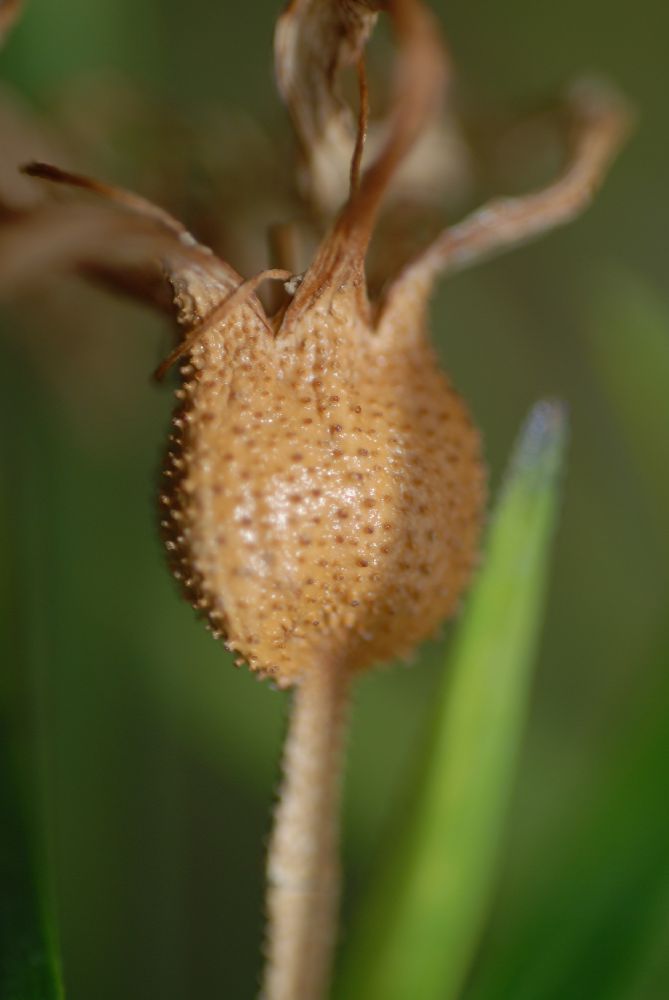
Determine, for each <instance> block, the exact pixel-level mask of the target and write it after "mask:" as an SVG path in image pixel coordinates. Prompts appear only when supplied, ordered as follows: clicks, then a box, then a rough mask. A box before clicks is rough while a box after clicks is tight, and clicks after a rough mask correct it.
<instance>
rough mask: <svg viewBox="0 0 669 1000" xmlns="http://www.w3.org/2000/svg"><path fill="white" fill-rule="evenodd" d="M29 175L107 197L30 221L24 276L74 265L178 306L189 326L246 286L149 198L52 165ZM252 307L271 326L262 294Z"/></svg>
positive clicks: (30, 168) (34, 167)
mask: <svg viewBox="0 0 669 1000" xmlns="http://www.w3.org/2000/svg"><path fill="white" fill-rule="evenodd" d="M23 171H24V173H26V174H28V175H29V176H32V177H35V178H39V179H42V180H46V181H48V182H50V183H54V184H57V185H64V186H66V187H69V188H75V189H80V190H83V191H87V192H90V193H92V194H94V195H96V196H98V198H99V199H100V200H99V201H97V202H96V203H94V204H92V205H87V206H82V205H76V206H72V205H69V206H63V205H62V204H61V205H58V206H52V211H53V213H54V214H55V216H56V218H55V219H52V218H51V217H50V214H49V212H47V211H42V212H41V213H40V214H39V215H37V216H36V217H35V218H34V219H29V220H28V221H27V222H26V223H24V224H23V225H24V228H25V229H26V238H25V240H24V241H23V242H24V243H25V245H26V249H27V253H26V254H25V255H24V256H23V257H21V255H18V256H17V260H18V261H19V267H20V269H21V270H20V273H22V274H23V276H25V273H26V272H29V271H30V270H34V269H35V267H36V265H37V264H40V265H42V266H43V265H44V264H45V263H46V262H47V261H52V262H53V263H56V264H58V265H60V266H61V267H66V266H74V267H75V268H76V269H78V270H81V271H82V272H83V273H87V274H89V275H93V276H96V277H97V278H98V279H100V280H104V281H105V282H106V283H108V284H110V285H112V286H114V287H116V288H119V289H122V290H129V291H131V293H132V294H133V295H134V296H135V297H136V298H143V299H144V300H145V301H147V302H149V303H151V304H153V305H159V306H161V307H167V308H168V309H169V312H170V314H172V315H173V314H174V308H175V306H176V309H177V315H178V319H179V321H180V322H181V323H182V324H183V325H186V326H188V327H191V326H193V325H194V324H196V323H198V322H201V321H202V320H204V319H205V317H206V316H207V315H209V313H210V312H211V311H212V310H213V309H214V308H215V307H216V306H217V305H218V304H219V303H220V302H221V301H222V300H223V299H225V298H226V297H227V296H228V295H230V294H231V293H233V292H234V291H235V290H236V289H237V288H238V287H239V286H240V284H242V282H243V279H242V277H241V276H240V275H239V274H238V273H237V272H236V271H235V270H234V268H232V267H231V266H230V265H229V264H227V263H226V262H225V261H223V260H221V259H220V258H219V257H217V256H216V255H215V254H214V253H213V252H212V251H211V249H210V248H209V247H206V246H204V245H202V244H201V243H199V242H198V241H197V240H196V239H195V237H194V236H193V235H192V234H191V233H190V232H189V231H188V230H187V229H186V227H185V226H184V225H183V224H182V223H181V222H179V221H178V220H177V219H175V218H174V217H173V216H172V215H171V214H170V213H169V212H167V211H166V210H165V209H163V208H162V207H160V206H158V205H155V204H154V203H153V202H151V201H149V200H148V199H146V198H143V197H141V196H140V195H137V194H134V193H133V192H130V191H126V190H125V189H123V188H120V187H117V186H114V185H111V184H106V183H104V182H102V181H99V180H95V179H93V178H90V177H86V176H84V175H82V174H75V173H72V172H70V171H66V170H62V169H60V168H59V167H56V166H53V165H52V164H45V163H31V164H27V165H26V166H25V167H24V168H23ZM64 209H65V211H63V210H64ZM119 210H120V211H119ZM36 236H40V237H41V238H39V239H36V238H34V237H36ZM31 237H32V238H31ZM16 239H17V234H16V233H15V232H14V233H11V234H10V236H9V240H10V241H11V242H10V245H12V246H13V245H14V244H15V243H16ZM31 251H32V253H31ZM161 275H163V276H164V277H165V278H167V280H168V281H169V282H170V283H171V284H172V287H173V295H172V296H170V297H167V296H165V295H164V294H163V293H162V291H159V284H160V276H161ZM9 277H10V278H12V277H13V278H14V280H16V268H14V271H13V272H12V271H11V270H10V275H9ZM4 281H5V282H6V281H7V274H6V272H5V274H4ZM244 307H245V308H248V309H249V310H251V312H252V313H253V314H254V315H255V317H256V318H257V319H258V320H259V321H260V322H266V320H265V313H264V310H263V308H262V306H261V304H260V302H259V301H258V300H257V298H256V297H255V295H249V296H247V298H246V300H245V302H244Z"/></svg>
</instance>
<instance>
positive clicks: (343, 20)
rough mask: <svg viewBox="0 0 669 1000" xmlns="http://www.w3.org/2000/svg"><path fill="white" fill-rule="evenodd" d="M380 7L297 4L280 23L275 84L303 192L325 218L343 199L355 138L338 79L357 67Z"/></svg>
mask: <svg viewBox="0 0 669 1000" xmlns="http://www.w3.org/2000/svg"><path fill="white" fill-rule="evenodd" d="M382 6H383V4H382V3H381V2H374V0H370V2H365V0H349V2H346V3H336V4H335V3H330V2H328V0H293V2H292V3H290V4H289V5H288V7H287V8H286V10H285V11H284V13H283V14H282V15H281V16H280V17H279V19H278V21H277V25H276V32H275V36H274V52H275V66H276V81H277V86H278V88H279V92H280V94H281V96H282V98H283V100H284V101H285V103H286V105H287V107H288V110H289V112H290V115H291V118H292V121H293V125H294V127H295V131H296V133H297V137H298V140H299V143H300V149H301V154H302V178H301V180H302V187H303V189H304V193H305V195H306V196H307V198H308V199H309V200H310V201H311V202H312V203H313V204H314V205H315V207H316V208H317V209H318V210H320V211H324V212H327V213H330V212H332V211H334V210H335V209H336V208H337V207H338V206H339V205H340V204H341V202H342V200H343V197H345V193H346V192H345V188H343V187H342V182H343V183H344V184H345V179H346V176H347V172H348V165H349V163H350V161H351V156H352V153H353V148H354V144H355V137H356V129H355V124H354V121H353V117H352V115H351V112H350V109H349V108H348V106H347V105H346V103H345V102H344V101H343V100H342V98H341V97H340V95H339V93H338V89H337V88H338V85H339V82H340V80H339V76H340V73H341V71H342V70H343V69H345V68H346V67H351V66H355V65H356V64H357V63H358V62H359V60H360V58H361V56H362V53H363V50H364V47H365V44H366V42H367V39H368V37H369V35H370V33H371V31H372V29H373V27H374V23H375V21H376V18H377V12H378V10H379V9H380V8H381V7H382Z"/></svg>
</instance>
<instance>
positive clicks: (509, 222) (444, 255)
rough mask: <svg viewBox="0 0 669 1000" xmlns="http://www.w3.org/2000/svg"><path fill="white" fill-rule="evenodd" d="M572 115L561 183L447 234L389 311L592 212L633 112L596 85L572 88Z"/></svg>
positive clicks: (407, 276)
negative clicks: (441, 281) (446, 278)
mask: <svg viewBox="0 0 669 1000" xmlns="http://www.w3.org/2000/svg"><path fill="white" fill-rule="evenodd" d="M564 111H565V115H566V118H567V121H568V127H569V149H568V158H567V163H566V165H565V168H564V170H563V172H562V174H561V175H560V176H559V177H558V178H557V180H555V181H554V182H553V183H552V184H550V185H549V186H548V187H546V188H544V189H542V190H540V191H537V192H533V193H531V194H527V195H523V196H520V197H515V198H499V199H496V200H494V201H491V202H489V203H488V204H486V205H484V206H483V207H482V208H479V209H477V210H476V211H475V212H473V213H472V214H471V215H469V216H467V217H466V218H465V219H464V220H463V221H462V222H460V223H459V224H457V225H455V226H451V227H448V228H447V229H444V231H443V232H442V233H441V235H440V236H439V237H438V238H437V239H436V240H435V241H434V242H433V243H432V244H431V245H430V246H429V247H428V248H427V249H426V250H424V251H422V252H421V253H420V254H418V256H417V257H415V258H414V260H412V261H411V262H410V263H409V264H408V265H407V267H406V268H405V269H404V270H403V272H402V273H401V274H400V275H399V277H398V278H397V279H396V280H395V282H394V283H393V284H392V285H391V287H390V289H389V291H388V294H387V296H386V300H385V304H384V307H383V309H382V312H383V311H384V310H388V309H393V308H395V307H396V306H397V305H398V303H399V302H400V301H401V299H402V298H403V297H407V296H408V297H412V298H415V297H416V295H419V296H420V297H425V296H426V295H427V294H429V291H430V288H431V286H432V284H433V282H434V280H435V278H436V277H438V276H440V275H441V276H443V275H445V274H452V273H454V272H456V271H459V270H461V269H463V268H465V267H468V266H470V265H471V264H475V263H478V262H479V261H481V260H485V259H486V258H488V257H491V256H493V255H494V254H497V253H501V252H502V251H504V250H508V249H510V248H512V247H514V246H519V245H521V244H523V243H527V242H529V241H530V240H533V239H535V238H536V237H538V236H540V235H541V234H542V233H545V232H548V231H549V230H551V229H553V228H555V227H556V226H560V225H564V224H565V223H567V222H570V221H571V220H572V219H573V218H574V217H575V216H577V215H579V214H580V213H581V212H582V211H583V210H584V209H585V208H587V206H588V205H589V203H590V201H591V200H592V197H593V196H594V194H595V192H596V190H597V188H598V187H599V185H600V184H601V183H602V181H603V179H604V177H605V175H606V172H607V170H608V168H609V166H610V164H611V162H612V160H613V159H614V158H615V156H616V154H617V153H618V151H619V150H620V147H621V146H622V144H623V142H624V140H625V139H626V137H627V135H628V133H629V131H630V128H631V123H632V114H631V111H630V108H629V105H628V104H627V102H626V101H624V100H623V98H622V97H621V96H620V95H619V94H618V93H617V92H616V91H615V90H613V89H612V88H611V87H610V86H608V85H606V84H603V83H602V82H600V81H593V80H583V81H580V82H579V83H577V84H575V85H573V86H572V87H571V88H570V90H569V92H568V94H567V99H566V102H565V108H564Z"/></svg>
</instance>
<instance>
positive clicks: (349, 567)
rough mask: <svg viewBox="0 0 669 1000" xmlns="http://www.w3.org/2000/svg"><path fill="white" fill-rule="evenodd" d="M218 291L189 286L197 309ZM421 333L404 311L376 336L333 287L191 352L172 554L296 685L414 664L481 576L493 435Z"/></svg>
mask: <svg viewBox="0 0 669 1000" xmlns="http://www.w3.org/2000/svg"><path fill="white" fill-rule="evenodd" d="M205 295H206V296H210V295H211V289H210V288H208V289H206V290H205V289H202V288H200V287H199V286H198V284H197V281H193V280H191V282H190V285H189V287H188V291H187V295H186V299H187V300H188V301H189V303H190V308H191V310H193V311H195V312H196V313H197V312H198V311H202V312H204V310H202V309H201V306H199V305H198V303H200V302H201V300H202V298H203V297H204V296H205ZM182 300H184V295H183V294H182ZM296 305H298V304H297V303H296ZM412 322H415V315H406V314H405V313H402V311H401V310H400V311H399V315H398V314H397V311H396V312H395V313H393V314H392V315H391V316H390V317H389V318H387V320H386V321H385V323H384V324H382V326H381V327H380V328H379V329H378V330H373V329H371V328H370V326H369V325H368V323H367V322H366V321H365V319H364V318H363V316H362V315H361V310H360V297H359V295H358V294H357V290H356V288H355V286H354V285H353V284H348V285H346V284H345V285H344V286H343V287H342V286H340V285H337V284H336V283H335V284H332V285H330V286H328V287H327V288H326V289H325V290H324V291H322V293H321V294H319V295H318V296H317V297H316V298H315V299H314V300H313V301H308V302H307V303H306V305H305V304H304V302H303V303H302V304H301V306H300V307H298V308H297V309H296V310H295V311H292V310H289V312H288V314H287V316H286V317H285V319H284V323H283V325H282V326H281V328H280V329H279V331H278V334H277V335H276V336H274V335H273V333H272V332H271V331H270V330H268V328H267V324H266V323H265V322H263V320H262V319H261V318H260V317H259V315H258V311H257V308H254V307H253V306H252V305H251V304H249V303H248V302H247V303H245V304H243V305H241V306H239V307H237V308H236V309H235V310H234V311H233V312H232V314H230V315H228V316H227V317H226V318H225V319H224V320H223V321H222V322H221V323H219V324H213V325H212V326H211V328H210V329H208V330H207V331H206V332H204V333H203V334H202V335H201V336H200V337H199V339H198V342H197V344H196V345H195V346H194V347H193V349H192V352H191V359H190V365H189V366H188V368H187V369H186V375H185V376H184V380H183V384H182V390H183V391H182V392H180V393H179V406H178V417H179V421H180V422H179V427H180V431H179V434H178V436H175V438H174V439H173V443H172V446H171V448H170V452H169V455H168V458H167V466H166V467H167V470H168V471H169V473H170V476H169V477H168V478H166V480H165V485H164V489H163V494H164V495H166V496H168V497H169V504H170V509H171V512H172V515H173V516H172V517H171V518H169V519H168V521H167V525H168V527H167V528H166V529H165V531H164V534H165V540H166V543H167V547H168V553H169V557H170V560H171V561H172V563H173V565H174V568H175V569H176V570H177V571H178V572H179V574H180V575H181V577H182V578H186V579H188V580H189V583H188V587H187V590H188V596H189V598H190V599H191V601H192V602H193V604H194V605H195V606H196V607H197V608H198V609H200V610H201V611H203V613H204V614H206V615H207V616H208V618H209V620H210V621H211V624H212V626H213V627H215V628H216V629H217V630H219V631H222V632H223V633H224V634H225V636H226V638H227V643H228V645H229V647H230V648H232V649H234V650H236V651H237V653H238V654H239V655H241V656H242V657H243V658H244V659H245V660H246V661H247V662H248V663H249V665H250V666H251V667H252V668H253V669H254V670H258V671H260V672H261V673H263V674H266V675H271V676H272V677H273V678H274V679H275V680H276V681H277V683H278V684H280V685H282V686H283V685H289V684H292V683H294V682H295V681H297V680H299V679H300V678H301V677H302V676H303V675H304V673H305V672H306V671H308V670H310V669H314V667H317V666H318V664H322V663H323V662H333V661H334V662H338V663H341V664H342V665H344V666H345V667H346V668H350V669H352V670H357V669H360V668H362V667H365V666H368V665H370V664H372V663H374V662H376V661H380V660H387V659H390V658H394V657H396V656H398V655H404V654H406V653H408V652H410V651H411V649H412V648H413V647H414V646H415V645H416V643H418V642H419V641H420V640H421V639H423V638H424V637H425V636H427V635H429V634H430V633H431V632H433V631H434V629H435V628H436V626H437V625H438V623H439V622H440V621H441V620H442V619H443V618H444V617H446V616H447V615H448V614H450V613H451V612H452V611H453V610H454V609H455V607H456V605H457V602H458V598H459V595H460V593H461V591H462V588H463V586H464V584H465V582H466V580H467V578H468V577H469V574H470V572H471V569H472V565H473V563H474V560H475V557H476V548H477V542H478V537H479V528H480V523H481V513H482V509H483V499H484V474H483V470H482V464H481V460H480V451H479V437H478V434H477V432H476V430H475V429H474V428H473V426H472V423H471V421H470V419H469V416H468V413H467V410H466V407H465V406H464V404H463V402H462V400H461V399H460V398H459V396H458V395H457V393H456V392H455V391H454V390H453V388H452V387H451V386H450V384H449V382H448V381H447V379H446V378H445V376H444V375H443V374H442V373H441V372H440V371H439V369H438V367H437V364H436V361H435V357H434V354H433V352H432V350H431V348H430V346H429V344H428V342H427V340H426V338H425V337H424V335H423V331H422V330H421V329H418V330H414V329H413V328H412ZM175 472H176V475H175ZM163 509H164V508H163ZM175 514H177V515H178V517H176V518H175V517H174V515H175Z"/></svg>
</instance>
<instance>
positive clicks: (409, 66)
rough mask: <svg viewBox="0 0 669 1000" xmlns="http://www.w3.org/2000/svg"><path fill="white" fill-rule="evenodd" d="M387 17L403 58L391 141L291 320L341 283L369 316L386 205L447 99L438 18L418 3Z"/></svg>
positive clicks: (315, 266)
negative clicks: (368, 287) (369, 284)
mask: <svg viewBox="0 0 669 1000" xmlns="http://www.w3.org/2000/svg"><path fill="white" fill-rule="evenodd" d="M333 6H334V7H336V8H337V9H338V6H339V5H333ZM388 11H389V13H390V15H391V18H392V22H393V28H394V32H395V37H396V40H397V46H398V54H397V58H396V61H395V68H394V75H393V99H392V105H391V114H390V118H389V122H388V132H387V137H386V140H385V143H384V144H383V146H382V148H381V150H380V152H379V154H378V155H377V157H376V159H375V160H374V161H373V162H372V163H371V164H370V166H369V167H368V168H367V169H366V170H365V171H364V173H363V174H362V177H361V178H360V183H359V184H358V185H357V186H356V187H354V188H353V189H352V190H351V193H350V196H349V198H348V200H347V202H346V204H345V205H344V207H343V209H342V210H341V212H340V213H339V216H338V218H337V219H336V221H335V223H334V225H333V227H332V229H331V231H330V232H329V233H328V234H327V236H326V237H325V238H324V239H323V241H322V242H321V245H320V248H319V250H318V253H317V255H316V257H315V259H314V261H313V263H312V265H311V267H310V268H309V269H308V271H307V273H306V274H305V277H304V281H303V282H302V285H301V286H300V289H299V290H298V293H297V294H296V296H295V300H294V302H293V303H292V305H291V306H290V308H289V310H288V313H287V317H288V318H289V319H294V317H295V316H296V315H297V313H298V312H299V311H300V310H302V309H304V308H308V304H309V303H310V302H312V301H313V300H314V299H315V298H316V297H317V296H318V295H320V294H321V291H322V289H323V288H324V287H325V286H326V285H332V284H337V283H338V284H344V283H349V284H351V285H354V286H355V287H356V288H357V289H358V305H359V308H360V309H361V312H363V313H364V312H365V311H366V292H365V275H364V264H365V257H366V254H367V249H368V246H369V242H370V240H371V237H372V233H373V230H374V226H375V223H376V221H377V216H378V212H379V209H380V206H381V202H382V200H383V198H384V196H385V195H386V194H387V192H388V188H389V186H390V184H391V182H392V180H393V178H394V176H395V175H396V173H397V171H398V169H399V168H400V166H401V164H402V162H403V161H404V160H405V159H406V157H407V155H408V153H409V152H410V151H411V148H412V146H413V145H414V143H415V142H416V140H417V139H418V137H419V136H420V134H421V132H422V131H423V130H424V129H425V127H426V125H427V124H428V123H429V122H430V121H431V120H432V118H433V116H434V114H435V112H436V110H437V108H438V107H439V104H440V101H441V98H442V93H443V89H444V85H445V81H446V70H447V61H446V57H445V51H444V48H443V45H442V44H441V41H440V34H439V30H438V26H437V24H436V21H435V19H434V17H433V15H432V14H431V13H430V11H429V10H428V9H427V8H426V7H424V6H423V5H422V4H421V3H419V2H417V0H394V2H392V3H390V4H389V5H388ZM340 44H341V45H343V44H344V42H340ZM335 65H337V64H336V62H335Z"/></svg>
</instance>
